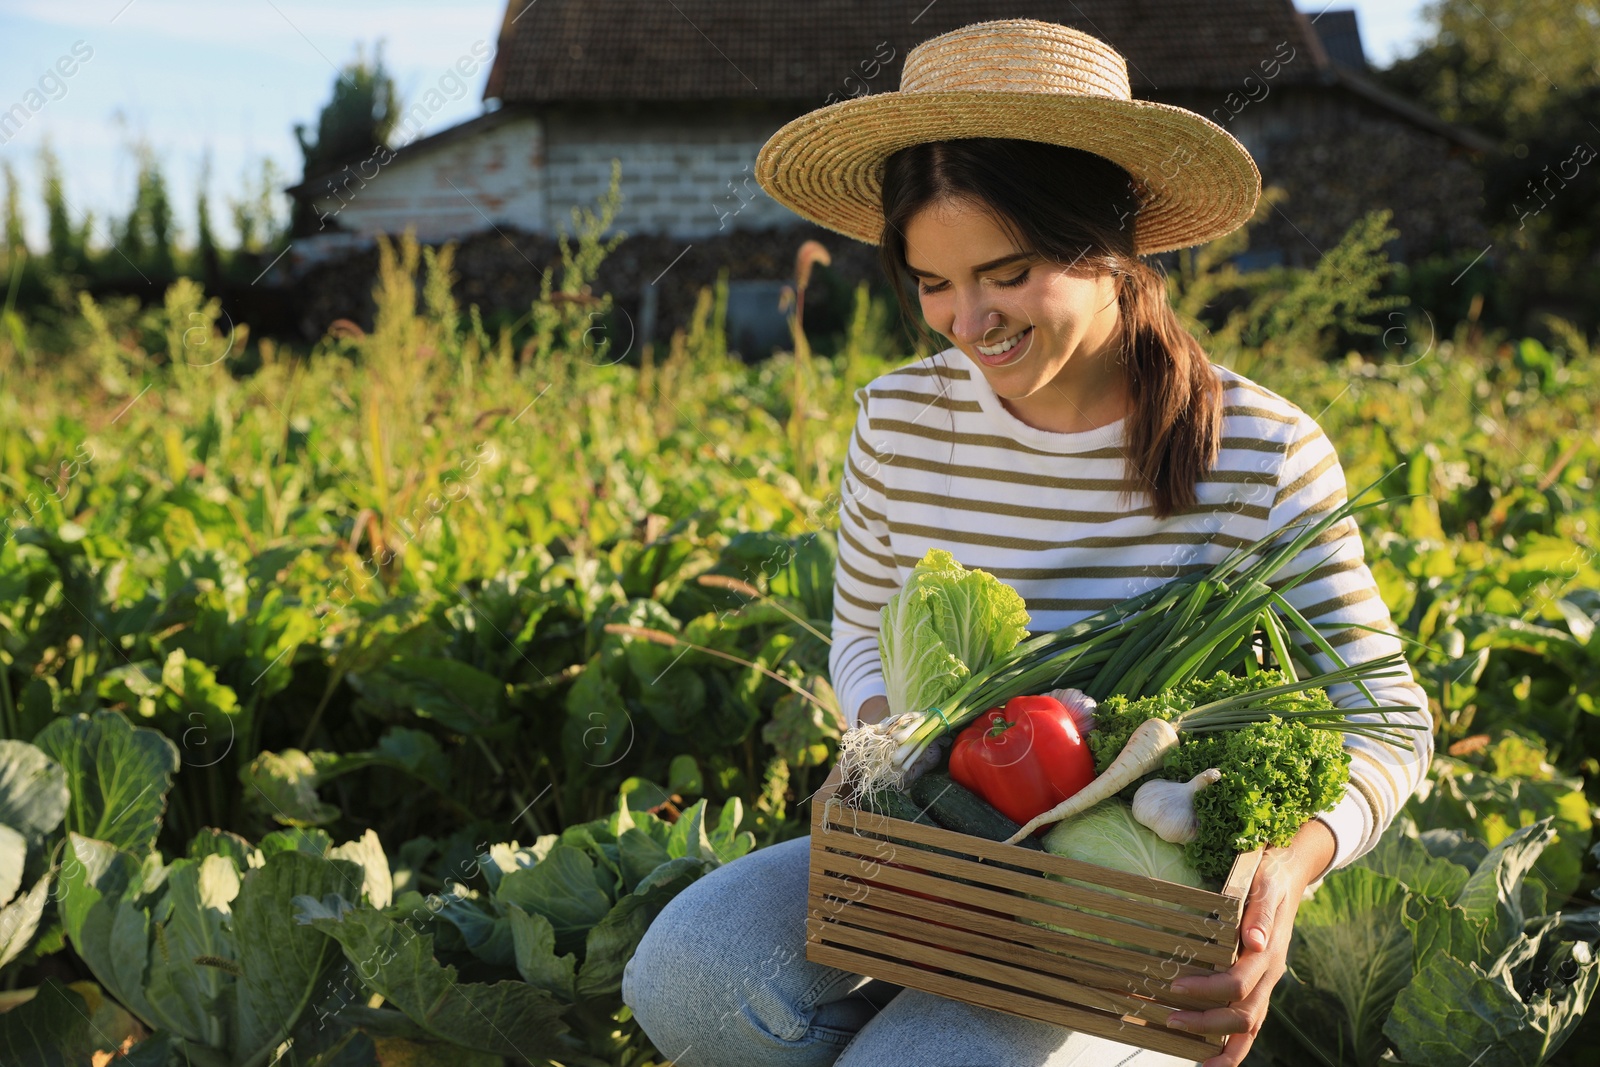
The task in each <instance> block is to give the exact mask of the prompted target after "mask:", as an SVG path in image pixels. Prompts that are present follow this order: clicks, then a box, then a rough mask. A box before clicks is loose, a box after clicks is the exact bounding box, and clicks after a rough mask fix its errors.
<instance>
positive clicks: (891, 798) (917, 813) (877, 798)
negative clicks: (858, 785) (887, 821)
mask: <svg viewBox="0 0 1600 1067" xmlns="http://www.w3.org/2000/svg"><path fill="white" fill-rule="evenodd" d="M861 810H862V811H866V812H871V813H872V814H874V815H887V816H888V817H889V818H891V819H904V820H905V821H906V822H916V823H921V824H922V825H923V826H939V825H941V824H940V823H938V822H936V821H934V819H933V817H932V816H931V815H929V814H928V813H927V812H926V811H924V810H923V809H922V808H920V807H918V806H917V804H916V802H915V801H913V800H912V799H911V798H910V797H908V796H906V795H905V794H904V793H902V792H901V791H900V790H898V789H880V790H878V791H877V792H876V793H868V794H867V795H866V797H865V798H863V800H862V802H861Z"/></svg>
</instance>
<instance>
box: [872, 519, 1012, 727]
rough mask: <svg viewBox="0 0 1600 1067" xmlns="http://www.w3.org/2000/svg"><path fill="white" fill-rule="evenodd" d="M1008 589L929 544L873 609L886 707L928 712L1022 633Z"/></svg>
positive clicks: (892, 711) (894, 711)
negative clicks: (901, 581)
mask: <svg viewBox="0 0 1600 1067" xmlns="http://www.w3.org/2000/svg"><path fill="white" fill-rule="evenodd" d="M1028 622H1029V615H1028V612H1027V608H1026V606H1025V605H1024V604H1023V601H1022V597H1021V596H1020V595H1018V593H1017V591H1016V590H1015V589H1012V588H1011V587H1010V586H1008V585H1006V584H1005V583H1004V582H1002V581H1000V580H999V579H998V578H996V577H995V576H994V575H992V574H989V573H988V572H987V571H982V570H976V569H973V570H968V569H967V568H966V567H963V566H962V565H961V564H960V563H959V562H957V560H956V558H955V557H954V556H952V555H951V554H950V553H949V552H947V551H945V550H944V549H942V548H933V549H929V550H928V553H927V555H925V556H923V557H922V559H921V560H920V561H919V562H918V563H917V565H916V566H915V567H913V568H912V570H911V574H910V575H909V576H908V577H907V578H906V581H905V584H904V585H902V586H901V587H900V588H899V589H898V590H897V591H896V592H895V594H894V595H893V596H891V597H890V598H889V600H888V603H886V604H884V606H883V608H882V609H881V610H880V611H879V626H878V654H879V658H880V659H881V660H882V662H883V679H884V687H885V689H886V690H887V692H888V697H889V712H890V714H891V715H898V714H901V713H902V712H907V711H927V710H928V709H929V708H930V707H936V706H938V705H939V704H941V703H943V702H944V701H945V700H946V699H947V698H948V697H949V696H950V695H951V694H952V693H954V692H955V691H956V690H957V689H959V688H960V687H961V685H962V684H963V683H964V682H965V681H966V680H967V678H969V677H970V676H971V675H972V673H973V672H974V671H979V670H982V669H983V668H985V667H987V666H988V665H989V664H990V663H992V662H994V661H995V660H996V659H998V658H999V657H1001V656H1003V655H1005V654H1006V653H1007V652H1010V651H1011V650H1012V649H1013V648H1015V647H1016V646H1017V643H1018V642H1019V641H1021V640H1022V639H1023V638H1024V637H1025V636H1027V633H1028Z"/></svg>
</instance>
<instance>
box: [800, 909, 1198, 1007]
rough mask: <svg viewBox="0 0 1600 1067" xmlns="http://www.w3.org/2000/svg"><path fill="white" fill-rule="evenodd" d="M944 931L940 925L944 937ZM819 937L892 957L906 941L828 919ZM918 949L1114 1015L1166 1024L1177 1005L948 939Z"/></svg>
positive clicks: (972, 974) (967, 974)
mask: <svg viewBox="0 0 1600 1067" xmlns="http://www.w3.org/2000/svg"><path fill="white" fill-rule="evenodd" d="M928 929H929V930H930V931H932V930H937V929H938V928H937V927H928ZM946 932H947V931H943V930H940V931H939V935H940V937H941V939H942V938H943V935H944V934H945V933H946ZM948 933H951V934H959V933H960V931H959V930H951V931H948ZM821 937H822V940H823V941H824V942H826V943H831V944H835V945H839V946H841V947H847V948H858V949H862V950H865V951H867V952H875V953H881V954H883V955H885V956H887V957H889V958H890V959H902V960H903V959H905V956H904V954H903V947H904V946H903V943H902V942H901V941H899V940H898V939H896V938H893V937H890V936H889V935H888V934H880V933H877V932H875V931H872V930H863V929H861V928H860V927H857V926H844V925H842V924H839V923H826V924H824V925H823V927H822V934H821ZM917 949H918V952H919V953H921V954H923V955H924V957H925V958H924V959H922V960H919V961H917V962H921V963H927V964H930V965H932V966H934V967H938V968H940V969H942V970H947V971H954V973H955V974H957V975H960V976H961V977H964V978H972V979H980V980H984V981H989V982H997V983H999V984H1001V985H1008V986H1014V987H1016V988H1018V989H1026V990H1027V991H1029V992H1030V993H1035V994H1044V995H1047V996H1049V997H1050V998H1051V999H1053V1000H1060V1001H1064V1002H1066V1003H1068V1004H1076V1005H1078V1006H1079V1007H1083V1008H1094V1009H1096V1010H1099V1011H1106V1012H1110V1013H1111V1014H1113V1015H1124V1016H1131V1017H1132V1018H1135V1019H1144V1020H1146V1021H1147V1022H1151V1023H1154V1024H1156V1025H1157V1026H1164V1025H1165V1024H1166V1021H1167V1016H1169V1015H1171V1014H1172V1011H1173V1009H1171V1008H1168V1007H1165V1006H1163V1005H1161V1004H1157V1003H1156V1002H1154V1001H1151V1000H1145V999H1143V998H1141V997H1134V996H1129V995H1128V994H1126V993H1112V992H1108V991H1106V990H1104V989H1095V988H1093V987H1092V986H1086V985H1081V984H1079V983H1077V982H1071V981H1067V980H1065V979H1061V978H1057V977H1056V976H1054V975H1049V974H1041V973H1039V972H1038V971H1030V970H1026V969H1024V968H1022V967H1014V966H1012V965H1011V964H1009V963H1002V962H1000V961H999V960H991V959H985V958H984V957H982V956H973V955H969V954H967V953H965V952H959V951H954V950H952V949H951V948H949V947H947V946H945V945H941V944H935V943H933V942H918V943H917Z"/></svg>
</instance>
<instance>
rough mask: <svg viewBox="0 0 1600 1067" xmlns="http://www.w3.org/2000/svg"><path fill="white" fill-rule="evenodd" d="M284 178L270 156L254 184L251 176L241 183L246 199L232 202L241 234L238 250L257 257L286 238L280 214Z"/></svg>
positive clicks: (233, 216)
mask: <svg viewBox="0 0 1600 1067" xmlns="http://www.w3.org/2000/svg"><path fill="white" fill-rule="evenodd" d="M281 182H282V177H281V176H280V175H279V173H278V165H277V164H276V163H274V162H273V161H272V158H271V157H270V156H263V157H262V159H261V170H260V172H259V173H258V174H257V175H256V176H255V178H254V179H253V180H252V178H251V177H250V175H249V174H248V173H247V174H245V175H244V176H243V178H242V180H241V181H240V185H241V187H242V192H243V195H242V196H240V197H239V198H238V199H232V198H230V199H229V200H228V210H229V213H230V215H231V216H232V218H233V228H234V229H235V230H236V231H237V232H238V234H239V245H238V250H239V251H240V252H247V253H250V254H252V255H253V254H255V253H257V252H262V251H265V250H266V249H269V248H271V247H272V246H274V245H276V244H277V243H278V241H279V240H280V239H281V238H282V237H283V218H282V214H281V213H280V211H279V210H278V207H279V197H281V196H282V195H283V194H282V193H280V192H279V190H278V187H279V185H280V184H281Z"/></svg>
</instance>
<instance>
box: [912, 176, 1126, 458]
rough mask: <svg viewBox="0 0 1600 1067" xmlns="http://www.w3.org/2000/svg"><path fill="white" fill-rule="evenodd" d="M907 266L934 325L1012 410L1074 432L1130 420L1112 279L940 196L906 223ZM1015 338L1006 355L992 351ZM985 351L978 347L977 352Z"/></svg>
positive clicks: (1036, 421) (1024, 418) (1031, 420)
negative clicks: (1028, 244)
mask: <svg viewBox="0 0 1600 1067" xmlns="http://www.w3.org/2000/svg"><path fill="white" fill-rule="evenodd" d="M905 237H906V266H907V269H908V270H909V271H910V272H911V274H912V275H913V276H914V277H916V279H917V288H918V292H919V294H920V296H921V300H922V314H923V316H924V317H925V318H926V319H927V320H928V324H929V325H930V326H932V327H933V329H935V330H937V331H938V332H939V333H941V334H943V335H944V336H945V337H946V338H948V339H949V341H950V343H951V344H953V345H955V346H956V347H958V348H959V349H961V351H962V353H963V354H964V355H965V356H966V357H967V358H968V359H969V360H971V362H972V364H973V366H975V367H977V368H978V370H979V371H981V372H982V374H983V376H984V377H985V378H986V379H988V382H989V384H990V386H991V387H993V389H994V391H995V393H996V394H997V395H998V396H999V397H1001V399H1002V400H1003V401H1005V402H1006V407H1007V408H1008V409H1009V410H1010V411H1011V412H1012V413H1013V414H1014V415H1016V416H1017V417H1018V418H1020V419H1022V421H1024V422H1026V423H1028V424H1029V425H1031V426H1036V427H1039V428H1040V429H1046V430H1055V431H1057V432H1061V433H1074V432H1080V431H1083V430H1089V429H1094V428H1096V427H1099V426H1103V425H1105V424H1107V423H1109V422H1111V421H1113V420H1115V419H1117V418H1119V417H1121V416H1123V415H1125V414H1127V409H1126V407H1127V402H1128V392H1127V388H1126V383H1125V380H1124V376H1123V373H1122V369H1121V367H1120V366H1119V365H1118V364H1117V363H1116V362H1115V361H1114V358H1113V357H1114V356H1115V354H1116V351H1117V346H1118V321H1117V301H1116V289H1115V287H1114V281H1113V279H1112V276H1111V275H1109V274H1099V275H1097V274H1096V273H1095V272H1094V271H1092V270H1090V269H1088V268H1086V267H1084V266H1081V265H1079V266H1072V265H1067V264H1060V263H1055V262H1052V261H1051V260H1049V259H1047V258H1045V257H1044V256H1043V255H1040V254H1038V253H1036V252H1034V251H1033V250H1031V249H1025V248H1021V247H1019V246H1018V245H1017V244H1016V243H1015V242H1014V241H1013V240H1012V238H1011V237H1010V236H1008V235H1007V233H1006V232H1005V231H1004V230H1003V229H1001V228H1000V226H999V225H997V224H996V222H995V221H994V219H992V218H991V217H990V216H989V215H988V214H986V213H985V212H983V211H982V210H981V209H979V208H977V207H975V206H974V205H973V204H971V203H970V202H968V201H961V200H942V201H938V202H936V203H934V204H932V205H930V206H929V207H927V208H925V209H924V210H922V211H920V212H918V213H917V214H916V215H914V216H913V217H912V219H911V222H910V224H909V225H908V226H907V227H906V231H905ZM1014 339H1016V340H1015V344H1014V346H1013V347H1012V348H1011V349H1010V350H1009V351H1007V352H1004V353H999V354H992V355H991V354H986V353H985V352H984V351H982V349H989V350H991V352H992V351H993V349H995V348H997V347H999V346H1002V345H1004V344H1005V343H1007V342H1011V341H1013V340H1014ZM980 346H981V348H980Z"/></svg>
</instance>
